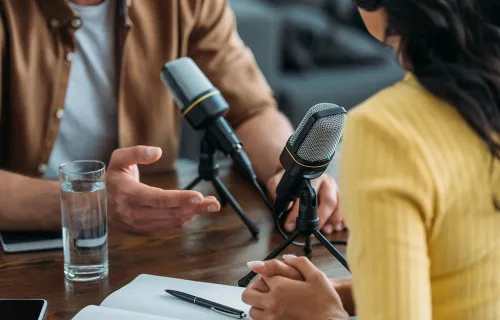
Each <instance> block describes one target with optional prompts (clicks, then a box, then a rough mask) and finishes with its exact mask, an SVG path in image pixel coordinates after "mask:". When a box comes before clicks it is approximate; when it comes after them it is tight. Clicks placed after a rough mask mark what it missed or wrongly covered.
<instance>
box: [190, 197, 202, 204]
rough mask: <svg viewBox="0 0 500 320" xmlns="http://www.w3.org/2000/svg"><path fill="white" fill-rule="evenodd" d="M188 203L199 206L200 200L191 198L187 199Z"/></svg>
mask: <svg viewBox="0 0 500 320" xmlns="http://www.w3.org/2000/svg"><path fill="white" fill-rule="evenodd" d="M189 202H191V204H200V203H201V200H200V198H197V197H193V198H191V199H189Z"/></svg>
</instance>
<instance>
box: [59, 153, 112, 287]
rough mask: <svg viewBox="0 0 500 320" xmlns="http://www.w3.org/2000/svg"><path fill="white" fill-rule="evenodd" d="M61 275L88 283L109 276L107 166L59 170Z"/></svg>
mask: <svg viewBox="0 0 500 320" xmlns="http://www.w3.org/2000/svg"><path fill="white" fill-rule="evenodd" d="M59 178H60V181H61V215H62V232H63V246H64V275H65V276H66V278H67V279H68V280H71V281H77V282H88V281H96V280H101V279H104V278H106V277H107V276H108V217H107V202H106V165H105V164H104V163H103V162H100V161H72V162H67V163H64V164H62V165H61V166H60V167H59Z"/></svg>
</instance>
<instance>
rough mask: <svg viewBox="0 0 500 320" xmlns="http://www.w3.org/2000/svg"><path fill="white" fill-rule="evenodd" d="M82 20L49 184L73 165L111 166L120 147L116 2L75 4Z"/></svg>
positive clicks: (49, 172) (52, 155)
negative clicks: (96, 162)
mask: <svg viewBox="0 0 500 320" xmlns="http://www.w3.org/2000/svg"><path fill="white" fill-rule="evenodd" d="M71 5H72V6H73V8H74V10H75V11H76V12H77V13H78V15H79V16H80V18H81V19H82V22H83V23H82V26H81V27H80V29H78V30H77V31H76V33H75V42H76V47H75V51H74V53H73V55H72V60H71V61H72V64H71V71H70V75H69V84H68V90H67V93H66V100H65V104H64V113H63V116H62V120H61V123H60V126H59V134H58V136H57V140H56V143H55V145H54V148H53V150H52V153H51V155H50V158H49V163H48V170H47V171H46V173H45V177H46V178H57V177H58V167H59V165H60V164H62V163H64V162H67V161H73V160H101V161H103V162H105V163H107V162H108V161H109V158H110V156H111V153H112V152H113V150H114V149H116V148H117V146H118V114H117V113H118V97H117V90H116V88H117V72H116V71H117V70H116V68H115V66H116V41H115V40H116V39H115V38H116V37H115V26H116V24H115V19H116V14H117V12H116V11H117V10H116V2H115V0H105V1H104V2H102V3H100V4H98V5H95V6H78V5H75V4H71Z"/></svg>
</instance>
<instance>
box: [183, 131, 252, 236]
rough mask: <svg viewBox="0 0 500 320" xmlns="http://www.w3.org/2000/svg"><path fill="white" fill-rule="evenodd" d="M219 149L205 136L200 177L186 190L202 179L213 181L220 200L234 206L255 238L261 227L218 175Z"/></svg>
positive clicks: (201, 153) (202, 142)
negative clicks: (249, 216) (216, 158)
mask: <svg viewBox="0 0 500 320" xmlns="http://www.w3.org/2000/svg"><path fill="white" fill-rule="evenodd" d="M216 151H217V149H216V148H215V146H214V144H213V143H212V141H211V139H210V137H208V135H207V134H205V136H204V137H203V140H202V141H201V146H200V162H199V164H198V177H197V178H196V179H194V180H193V181H192V182H191V183H190V184H189V185H188V186H187V187H186V188H185V189H184V190H191V189H193V188H194V187H195V186H196V185H197V184H198V183H200V182H201V181H209V182H212V184H213V186H214V188H215V190H216V192H217V195H218V197H219V201H220V203H221V205H222V206H223V207H225V206H226V205H227V203H228V202H229V204H230V205H231V207H233V209H234V211H235V212H236V214H237V215H238V216H239V217H240V218H241V220H243V223H245V225H246V226H247V228H248V230H249V231H250V233H251V234H252V236H253V237H254V238H255V237H257V235H258V234H259V229H258V228H257V226H255V224H254V223H253V222H252V221H250V219H248V217H247V216H246V215H245V213H244V212H243V209H242V208H241V207H240V205H239V204H238V202H236V199H235V198H234V197H233V195H232V194H231V193H230V192H229V190H228V189H227V188H226V186H225V185H224V183H223V182H222V181H221V180H220V178H219V177H218V173H219V164H217V163H216V160H215V153H216Z"/></svg>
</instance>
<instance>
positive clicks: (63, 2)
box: [38, 0, 133, 28]
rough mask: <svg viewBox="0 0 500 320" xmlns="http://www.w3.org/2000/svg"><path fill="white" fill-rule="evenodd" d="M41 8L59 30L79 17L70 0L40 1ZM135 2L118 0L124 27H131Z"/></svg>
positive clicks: (52, 24) (48, 21)
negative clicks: (130, 11)
mask: <svg viewBox="0 0 500 320" xmlns="http://www.w3.org/2000/svg"><path fill="white" fill-rule="evenodd" d="M38 1H39V4H40V8H41V10H42V12H43V15H44V16H45V19H46V20H47V23H48V24H49V25H50V26H51V27H53V28H58V27H60V26H65V25H66V24H68V23H69V22H71V21H72V20H73V19H75V18H76V17H77V14H76V12H75V11H74V10H73V8H71V5H70V4H69V0H38ZM132 4H133V0H118V11H119V13H120V22H121V24H122V25H124V26H130V25H131V21H130V17H129V9H130V8H131V7H132Z"/></svg>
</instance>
